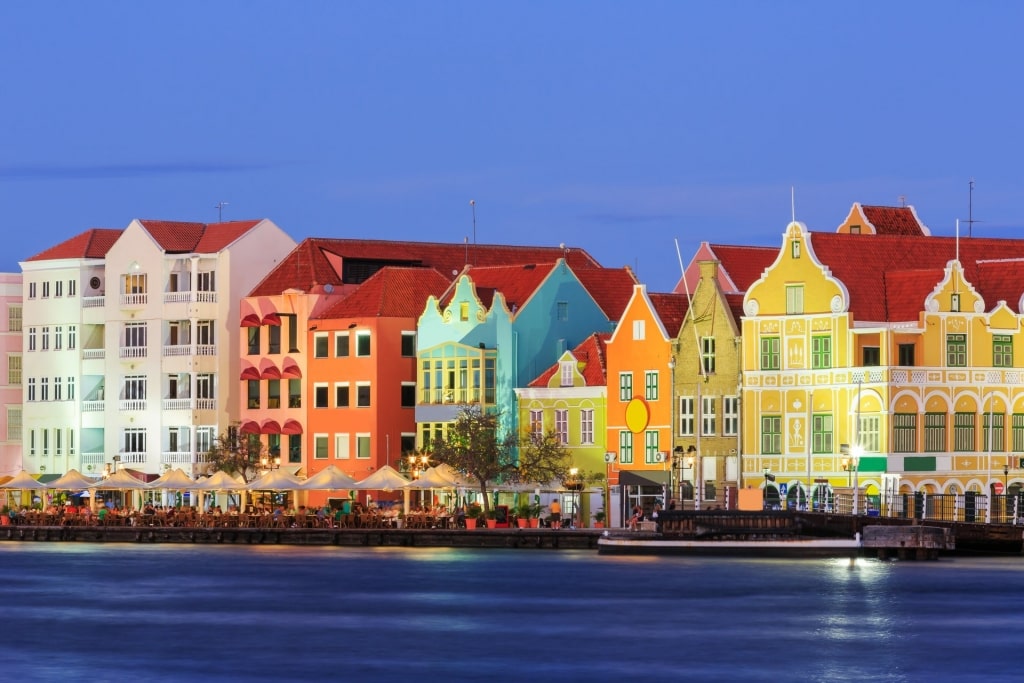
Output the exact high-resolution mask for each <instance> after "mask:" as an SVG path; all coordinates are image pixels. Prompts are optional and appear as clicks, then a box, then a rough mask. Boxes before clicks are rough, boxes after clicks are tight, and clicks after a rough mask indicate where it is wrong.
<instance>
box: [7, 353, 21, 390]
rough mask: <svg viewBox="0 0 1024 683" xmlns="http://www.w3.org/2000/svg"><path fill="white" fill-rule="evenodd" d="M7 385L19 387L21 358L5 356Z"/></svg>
mask: <svg viewBox="0 0 1024 683" xmlns="http://www.w3.org/2000/svg"><path fill="white" fill-rule="evenodd" d="M7 383H8V384H13V385H16V386H21V356H16V355H10V356H7Z"/></svg>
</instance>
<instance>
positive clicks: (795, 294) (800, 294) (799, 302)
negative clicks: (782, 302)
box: [786, 242, 804, 315]
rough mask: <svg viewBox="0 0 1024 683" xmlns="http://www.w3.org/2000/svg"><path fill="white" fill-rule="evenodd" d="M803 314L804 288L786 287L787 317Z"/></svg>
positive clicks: (799, 286) (798, 286)
mask: <svg viewBox="0 0 1024 683" xmlns="http://www.w3.org/2000/svg"><path fill="white" fill-rule="evenodd" d="M797 244H799V242H797ZM803 312H804V286H803V285H786V315H802V314H803Z"/></svg>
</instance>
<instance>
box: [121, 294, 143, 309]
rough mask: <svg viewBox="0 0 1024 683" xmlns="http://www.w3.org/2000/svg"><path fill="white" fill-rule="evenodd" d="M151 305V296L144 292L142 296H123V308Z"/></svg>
mask: <svg viewBox="0 0 1024 683" xmlns="http://www.w3.org/2000/svg"><path fill="white" fill-rule="evenodd" d="M147 303H149V294H147V293H145V292H143V293H141V294H122V295H121V305H122V306H130V307H134V306H145V305H146V304H147Z"/></svg>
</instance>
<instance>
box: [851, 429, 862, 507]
mask: <svg viewBox="0 0 1024 683" xmlns="http://www.w3.org/2000/svg"><path fill="white" fill-rule="evenodd" d="M863 454H864V447H863V446H861V445H860V444H859V443H857V444H854V445H853V448H851V449H850V459H851V464H852V465H853V514H855V515H859V514H860V480H859V479H858V468H859V467H860V456H861V455H863Z"/></svg>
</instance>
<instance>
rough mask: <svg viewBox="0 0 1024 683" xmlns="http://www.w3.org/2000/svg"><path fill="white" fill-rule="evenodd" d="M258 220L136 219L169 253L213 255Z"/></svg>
mask: <svg viewBox="0 0 1024 683" xmlns="http://www.w3.org/2000/svg"><path fill="white" fill-rule="evenodd" d="M257 223H259V221H254V220H247V221H229V222H226V223H210V224H206V223H189V222H183V221H158V220H149V219H145V220H141V219H140V220H139V224H140V225H141V226H142V227H143V228H144V229H145V230H146V232H148V233H149V234H150V236H152V238H153V239H154V240H155V241H156V243H157V244H158V245H160V248H161V249H163V250H164V252H166V253H168V254H216V253H217V252H219V251H221V250H222V249H224V248H225V247H227V246H228V245H230V244H231V243H232V242H234V241H235V240H237V239H238V238H239V237H241V236H242V235H244V234H245V233H246V232H248V231H249V230H251V229H252V228H253V227H254V226H255V225H256V224H257Z"/></svg>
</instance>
